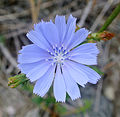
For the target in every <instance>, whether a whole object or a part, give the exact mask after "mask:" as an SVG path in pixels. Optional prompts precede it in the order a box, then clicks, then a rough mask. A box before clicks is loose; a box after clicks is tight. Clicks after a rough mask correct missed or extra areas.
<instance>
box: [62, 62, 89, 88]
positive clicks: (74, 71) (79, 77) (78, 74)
mask: <svg viewBox="0 0 120 117" xmlns="http://www.w3.org/2000/svg"><path fill="white" fill-rule="evenodd" d="M64 64H65V66H66V67H67V70H68V71H69V73H70V75H71V77H72V78H73V79H74V80H75V82H77V83H78V84H79V85H81V86H83V87H84V86H85V84H86V83H87V82H88V81H89V79H88V76H87V75H86V74H85V73H84V72H82V71H81V70H80V69H78V68H77V67H74V66H72V64H71V61H66V62H65V63H64Z"/></svg>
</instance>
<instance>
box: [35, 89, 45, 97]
mask: <svg viewBox="0 0 120 117" xmlns="http://www.w3.org/2000/svg"><path fill="white" fill-rule="evenodd" d="M33 93H34V94H35V95H37V96H40V97H41V98H43V97H44V96H45V94H44V95H41V94H38V93H36V92H34V90H33Z"/></svg>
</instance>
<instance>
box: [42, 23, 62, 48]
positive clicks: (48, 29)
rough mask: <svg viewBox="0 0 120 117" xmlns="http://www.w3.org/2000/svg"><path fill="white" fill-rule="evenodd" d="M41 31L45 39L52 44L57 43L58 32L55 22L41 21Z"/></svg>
mask: <svg viewBox="0 0 120 117" xmlns="http://www.w3.org/2000/svg"><path fill="white" fill-rule="evenodd" d="M41 32H42V34H43V35H44V37H45V38H46V40H47V41H48V42H49V43H50V44H51V45H52V46H56V45H59V43H60V42H59V41H60V39H59V34H58V30H57V27H56V25H55V24H53V22H42V23H41Z"/></svg>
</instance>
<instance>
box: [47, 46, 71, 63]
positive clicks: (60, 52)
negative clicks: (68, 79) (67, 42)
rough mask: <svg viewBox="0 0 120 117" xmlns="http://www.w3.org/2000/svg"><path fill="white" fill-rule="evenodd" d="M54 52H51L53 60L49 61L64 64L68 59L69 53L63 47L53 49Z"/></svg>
mask: <svg viewBox="0 0 120 117" xmlns="http://www.w3.org/2000/svg"><path fill="white" fill-rule="evenodd" d="M53 50H54V52H53V53H52V52H49V54H50V55H51V58H49V59H47V60H49V61H52V62H53V63H54V64H63V63H64V60H66V59H67V58H68V57H67V55H68V53H69V52H68V51H66V49H64V48H63V46H62V47H60V48H58V47H57V46H56V47H53Z"/></svg>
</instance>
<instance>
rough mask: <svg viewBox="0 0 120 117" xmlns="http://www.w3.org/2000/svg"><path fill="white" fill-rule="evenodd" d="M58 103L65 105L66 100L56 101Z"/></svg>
mask: <svg viewBox="0 0 120 117" xmlns="http://www.w3.org/2000/svg"><path fill="white" fill-rule="evenodd" d="M56 102H58V103H60V102H62V103H65V100H57V99H56Z"/></svg>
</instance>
